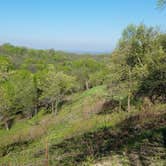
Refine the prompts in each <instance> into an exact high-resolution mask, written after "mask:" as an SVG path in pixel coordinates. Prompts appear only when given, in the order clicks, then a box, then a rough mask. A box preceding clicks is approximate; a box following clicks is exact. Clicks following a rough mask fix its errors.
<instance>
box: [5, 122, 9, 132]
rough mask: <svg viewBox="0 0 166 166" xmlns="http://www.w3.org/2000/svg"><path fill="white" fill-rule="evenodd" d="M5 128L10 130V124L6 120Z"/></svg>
mask: <svg viewBox="0 0 166 166" xmlns="http://www.w3.org/2000/svg"><path fill="white" fill-rule="evenodd" d="M5 128H6V130H9V124H8V122H7V121H6V122H5Z"/></svg>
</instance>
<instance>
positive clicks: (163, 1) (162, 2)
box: [157, 0, 166, 8]
mask: <svg viewBox="0 0 166 166" xmlns="http://www.w3.org/2000/svg"><path fill="white" fill-rule="evenodd" d="M165 4H166V0H158V1H157V6H158V7H159V8H162V7H164V6H165Z"/></svg>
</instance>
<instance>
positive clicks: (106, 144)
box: [49, 114, 166, 166]
mask: <svg viewBox="0 0 166 166" xmlns="http://www.w3.org/2000/svg"><path fill="white" fill-rule="evenodd" d="M141 118H142V117H141V116H140V115H139V114H138V115H135V116H132V117H129V118H127V119H126V120H124V121H123V122H121V123H120V124H118V125H117V127H116V128H117V130H113V129H111V128H101V129H99V130H97V131H95V132H89V133H85V134H83V135H79V136H77V137H73V138H70V139H66V140H64V141H63V142H61V143H60V144H54V145H51V147H50V149H49V153H50V157H51V158H50V160H51V163H54V162H55V164H56V165H63V166H65V165H81V163H82V162H84V161H86V159H87V158H89V157H91V158H93V159H95V160H96V159H100V158H102V157H107V156H110V155H111V153H116V154H123V152H124V151H125V152H126V153H127V155H128V158H129V160H130V162H131V165H133V164H135V165H136V162H137V161H136V159H135V156H132V155H131V154H132V153H133V151H136V153H137V155H138V157H139V159H141V160H142V161H141V162H142V164H143V165H147V164H148V157H149V156H154V155H155V154H154V153H153V148H154V147H155V146H158V147H161V148H162V147H164V146H165V143H166V140H165V139H166V138H165V135H166V114H162V115H155V116H154V115H153V116H151V117H149V120H148V121H147V122H146V123H142V124H141V123H140V122H141V121H142V119H141ZM144 140H146V143H145V142H144ZM145 145H146V146H147V147H148V148H147V149H144V148H142V146H145ZM148 149H149V150H148ZM165 152H166V151H165V150H163V149H162V150H161V151H160V152H159V153H160V154H159V155H160V156H159V157H164V156H166V153H165ZM155 153H157V152H156V151H155ZM57 156H58V158H57ZM146 156H147V157H146ZM165 159H166V158H165ZM134 162H135V163H134Z"/></svg>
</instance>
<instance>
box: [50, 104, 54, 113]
mask: <svg viewBox="0 0 166 166" xmlns="http://www.w3.org/2000/svg"><path fill="white" fill-rule="evenodd" d="M51 112H52V113H54V102H52V103H51Z"/></svg>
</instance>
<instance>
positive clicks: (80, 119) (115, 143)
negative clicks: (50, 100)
mask: <svg viewBox="0 0 166 166" xmlns="http://www.w3.org/2000/svg"><path fill="white" fill-rule="evenodd" d="M106 97H107V90H106V88H105V87H103V86H99V87H96V88H93V89H91V90H88V91H86V92H83V93H79V94H74V95H73V96H71V98H70V100H69V101H68V102H66V103H65V104H64V105H63V107H62V108H61V109H60V111H59V113H58V115H57V116H54V115H50V114H46V115H44V114H43V113H39V115H38V116H36V117H34V118H33V119H31V120H24V121H20V122H17V123H16V124H15V125H14V126H13V128H12V129H11V130H10V131H8V132H7V131H3V130H1V131H0V155H1V159H0V165H4V166H6V165H8V164H10V165H12V166H18V165H27V166H28V165H33V166H37V165H38V166H40V165H44V164H45V165H47V162H49V165H52V166H56V165H58V166H61V165H62V166H65V165H66V166H70V165H71V166H74V165H91V164H92V165H96V166H100V165H165V164H166V107H165V105H153V106H152V107H151V108H149V109H146V110H144V111H139V110H135V109H134V108H132V111H131V112H125V111H119V112H118V111H116V112H111V113H109V111H108V113H104V114H101V113H100V112H101V111H102V110H103V105H104V103H105V101H106ZM108 109H109V108H108ZM47 158H48V159H47Z"/></svg>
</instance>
